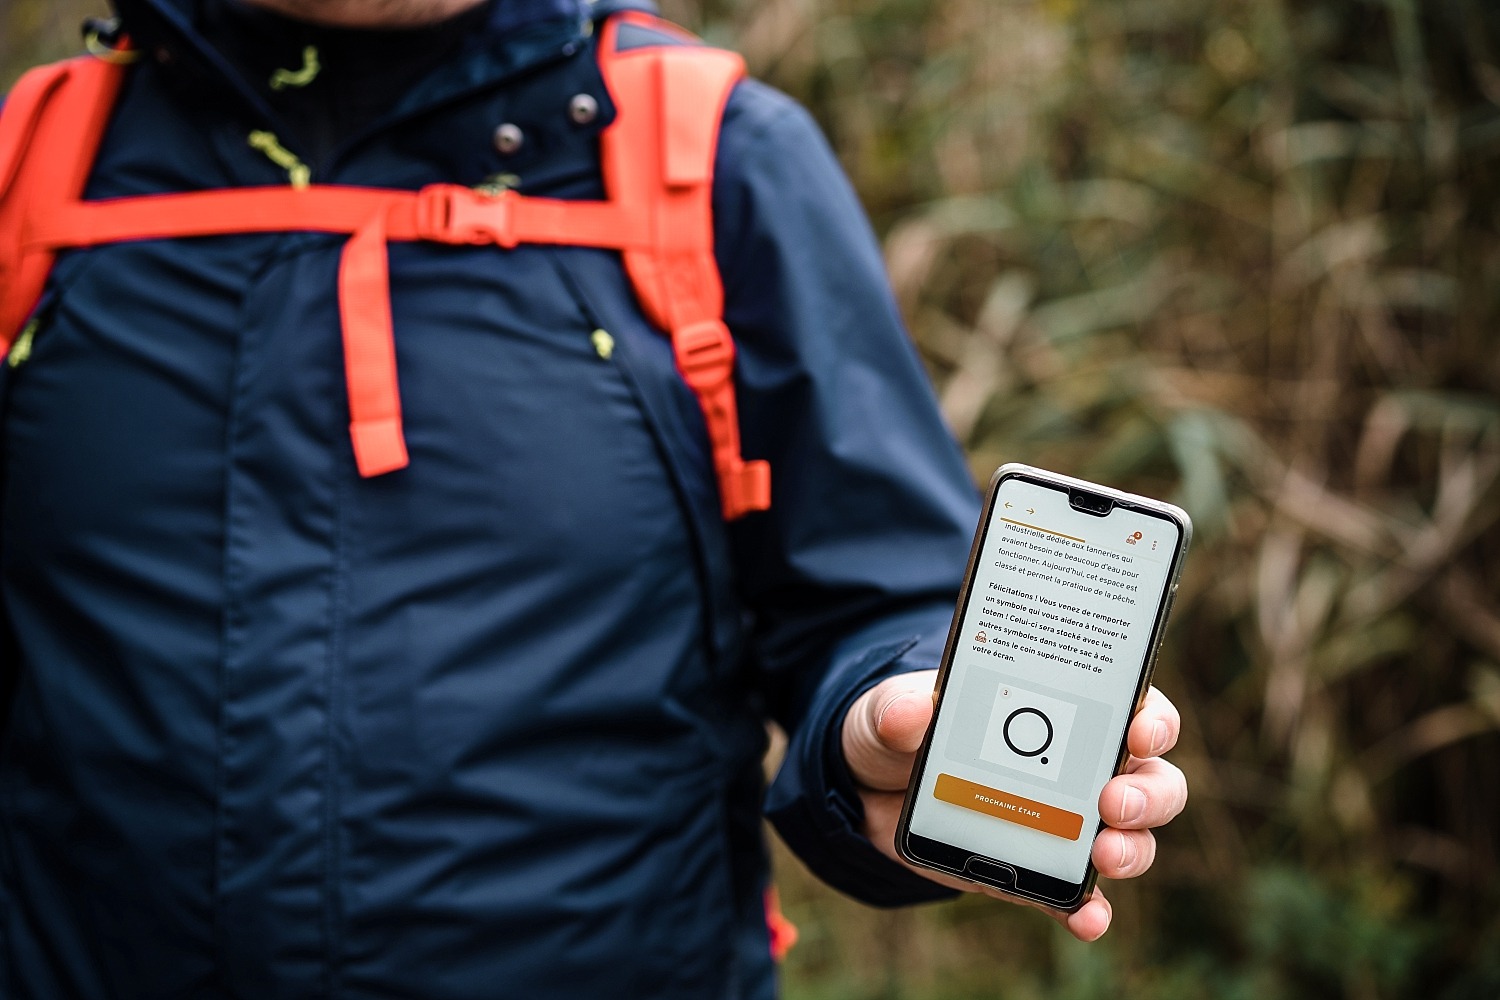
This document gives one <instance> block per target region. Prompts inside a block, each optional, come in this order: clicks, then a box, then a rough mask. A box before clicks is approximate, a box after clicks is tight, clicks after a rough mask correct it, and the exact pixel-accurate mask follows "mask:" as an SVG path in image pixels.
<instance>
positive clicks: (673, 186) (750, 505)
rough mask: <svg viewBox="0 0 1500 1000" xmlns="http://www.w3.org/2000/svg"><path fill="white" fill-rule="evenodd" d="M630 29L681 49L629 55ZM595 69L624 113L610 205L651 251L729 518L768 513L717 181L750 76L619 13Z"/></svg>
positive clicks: (643, 279)
mask: <svg viewBox="0 0 1500 1000" xmlns="http://www.w3.org/2000/svg"><path fill="white" fill-rule="evenodd" d="M625 24H635V25H639V26H641V27H644V28H647V29H650V30H652V31H655V32H659V33H665V34H668V35H671V36H673V37H674V38H675V39H676V40H678V41H679V42H685V43H686V44H664V45H653V46H647V47H643V48H637V49H628V50H624V51H622V50H621V49H620V48H619V29H620V27H621V26H622V25H625ZM599 65H600V69H601V70H602V72H603V74H604V81H605V84H606V86H608V88H609V92H610V96H611V97H612V98H613V99H614V102H615V107H616V109H617V117H616V119H615V121H614V123H613V124H611V125H610V127H609V128H608V129H606V130H605V131H604V133H603V135H602V136H601V137H600V142H601V155H602V158H603V170H604V183H605V187H606V189H607V191H608V194H609V198H610V200H611V201H612V202H615V203H616V204H624V205H628V206H630V207H631V208H632V209H634V210H636V211H638V212H639V213H640V218H641V224H642V225H644V226H645V227H646V232H645V234H644V235H645V236H646V243H647V245H646V246H644V247H640V248H632V249H626V250H624V258H625V267H626V270H627V271H628V272H629V275H630V280H631V283H632V284H633V285H634V286H635V291H636V295H637V296H638V297H639V299H640V301H641V306H642V308H643V309H644V310H645V312H646V315H647V317H649V318H650V319H651V320H652V322H654V323H656V324H657V325H658V326H660V327H661V328H662V329H663V330H665V331H667V333H668V335H669V336H670V337H671V338H672V350H673V353H674V354H675V355H676V358H677V367H678V370H679V371H680V372H681V373H682V377H683V378H684V379H685V380H686V381H687V384H688V386H689V387H691V388H692V390H693V392H694V393H696V394H697V396H698V401H699V403H700V405H701V406H702V408H703V416H704V419H705V420H706V422H707V425H708V437H709V444H710V446H711V447H712V449H713V460H714V469H715V471H716V472H717V474H718V480H719V494H720V498H721V500H722V503H723V509H724V517H725V518H726V519H728V520H733V519H734V518H737V517H740V516H741V515H743V514H747V513H749V512H751V511H757V510H765V509H767V508H768V507H770V505H771V472H770V466H769V465H768V464H767V463H766V462H764V461H749V462H747V461H745V459H744V458H743V457H742V456H741V453H740V428H739V412H738V407H737V405H736V401H735V391H734V378H733V374H734V340H733V339H732V338H731V337H730V334H729V329H728V328H727V327H726V326H725V325H724V286H723V282H722V281H721V280H720V277H719V265H718V260H717V259H716V258H715V256H714V227H713V177H714V157H715V154H716V152H717V150H718V139H719V123H720V120H721V119H722V118H723V115H724V107H725V105H726V103H727V102H728V100H729V94H730V91H732V90H733V89H734V86H735V84H736V83H738V82H739V81H740V79H741V78H743V77H744V75H745V64H744V61H743V60H742V59H741V58H740V57H739V56H737V55H735V54H734V53H731V52H724V51H722V50H719V49H712V48H708V47H705V46H703V45H701V44H698V43H697V42H696V40H694V39H692V38H691V36H686V35H682V34H681V33H679V32H678V31H677V29H675V28H673V27H672V26H670V25H668V24H667V23H666V22H664V21H660V20H658V19H657V18H654V17H651V16H650V15H646V14H638V13H633V12H632V13H623V14H618V15H616V16H614V17H612V18H610V19H609V20H608V21H607V22H605V26H604V33H603V36H602V37H601V39H600V43H599Z"/></svg>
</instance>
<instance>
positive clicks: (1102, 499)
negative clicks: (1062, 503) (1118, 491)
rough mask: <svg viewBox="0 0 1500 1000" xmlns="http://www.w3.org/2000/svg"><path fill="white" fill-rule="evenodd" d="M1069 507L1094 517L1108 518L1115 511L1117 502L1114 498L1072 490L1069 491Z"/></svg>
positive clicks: (1086, 491)
mask: <svg viewBox="0 0 1500 1000" xmlns="http://www.w3.org/2000/svg"><path fill="white" fill-rule="evenodd" d="M1068 505H1069V506H1070V507H1072V508H1073V509H1074V510H1078V511H1082V512H1083V513H1085V514H1092V515H1093V516H1094V517H1107V516H1108V515H1109V512H1110V511H1112V510H1114V508H1115V501H1114V499H1113V498H1112V497H1107V496H1102V495H1100V494H1098V493H1090V492H1089V491H1088V490H1080V489H1071V490H1068Z"/></svg>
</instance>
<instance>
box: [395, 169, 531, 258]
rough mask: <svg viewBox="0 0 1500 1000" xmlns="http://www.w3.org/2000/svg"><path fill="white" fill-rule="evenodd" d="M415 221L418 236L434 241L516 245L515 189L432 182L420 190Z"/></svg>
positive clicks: (512, 247)
mask: <svg viewBox="0 0 1500 1000" xmlns="http://www.w3.org/2000/svg"><path fill="white" fill-rule="evenodd" d="M414 222H415V226H416V233H417V237H418V238H419V239H424V240H431V241H432V242H434V243H449V244H462V243H466V244H470V245H473V246H484V245H486V244H491V243H492V244H494V245H495V246H498V247H502V248H503V249H506V250H512V249H514V248H515V246H516V244H517V242H518V240H517V238H516V225H515V222H516V213H515V192H514V191H501V192H500V193H499V194H494V195H486V194H480V193H479V192H477V191H474V190H472V189H470V188H466V187H459V186H458V185H456V184H431V185H428V186H427V187H425V188H423V189H422V190H420V191H418V192H417V202H416V210H415V217H414Z"/></svg>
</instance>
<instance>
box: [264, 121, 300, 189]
mask: <svg viewBox="0 0 1500 1000" xmlns="http://www.w3.org/2000/svg"><path fill="white" fill-rule="evenodd" d="M250 147H251V148H252V149H258V150H260V151H261V152H262V153H265V154H266V159H268V160H270V161H271V162H272V163H274V164H276V165H277V166H278V167H280V168H281V169H282V170H285V171H286V173H287V177H288V178H289V179H290V180H291V182H292V187H294V188H296V189H297V190H299V191H300V190H302V189H303V188H305V187H307V185H308V184H310V183H312V171H311V170H309V169H308V168H307V164H305V163H303V162H302V161H301V160H299V159H297V154H296V153H293V152H292V151H291V150H290V149H287V148H286V147H285V146H283V145H282V144H281V140H279V139H277V138H276V135H275V133H272V132H265V131H259V130H258V131H255V132H251V133H250Z"/></svg>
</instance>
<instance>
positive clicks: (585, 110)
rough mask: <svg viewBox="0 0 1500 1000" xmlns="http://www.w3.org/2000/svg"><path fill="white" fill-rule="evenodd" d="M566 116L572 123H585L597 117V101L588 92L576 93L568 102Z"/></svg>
mask: <svg viewBox="0 0 1500 1000" xmlns="http://www.w3.org/2000/svg"><path fill="white" fill-rule="evenodd" d="M568 117H569V118H571V119H573V124H574V125H587V124H589V123H590V122H592V121H593V120H594V119H595V118H598V117H599V102H598V101H596V100H594V98H593V97H592V96H591V95H589V94H578V95H576V96H574V98H573V99H572V100H571V101H569V102H568Z"/></svg>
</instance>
